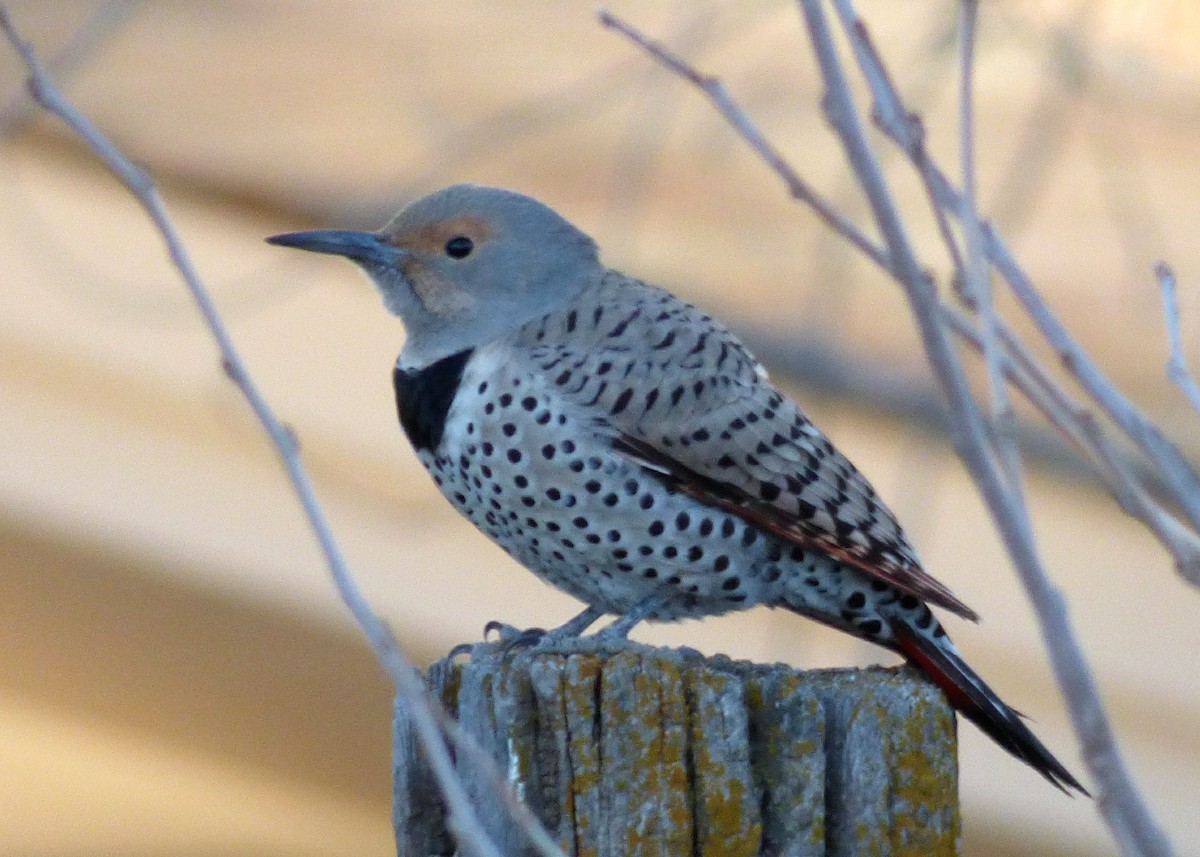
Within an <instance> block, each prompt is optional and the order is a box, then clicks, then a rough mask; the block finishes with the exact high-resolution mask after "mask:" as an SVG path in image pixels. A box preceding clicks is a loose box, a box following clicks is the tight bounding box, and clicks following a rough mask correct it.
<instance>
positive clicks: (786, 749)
mask: <svg viewBox="0 0 1200 857" xmlns="http://www.w3.org/2000/svg"><path fill="white" fill-rule="evenodd" d="M586 645H587V644H586V643H585V644H583V646H586ZM583 646H581V647H580V648H579V650H578V651H571V652H567V653H561V652H536V651H522V652H518V653H516V654H514V655H510V656H508V657H506V658H501V657H499V656H498V654H497V652H496V650H495V648H494V647H492V646H479V647H476V649H475V652H474V653H473V655H472V656H471V658H470V659H469V660H466V661H463V662H456V661H446V660H443V661H440V662H438V663H437V664H435V665H434V666H433V667H431V668H430V670H429V673H428V681H429V683H430V686H431V688H432V689H433V690H434V691H435V692H436V693H437V694H438V695H439V696H440V697H441V699H442V701H443V702H444V703H445V704H446V706H447V708H448V709H449V710H450V711H451V712H453V713H454V714H455V715H456V716H457V717H458V718H459V721H460V722H461V723H462V725H463V727H464V728H465V729H466V730H467V731H468V732H469V733H470V734H472V735H473V736H474V737H475V738H476V739H477V740H479V741H480V743H481V744H482V745H483V746H484V747H485V748H487V749H488V750H489V752H491V753H492V755H493V757H494V758H495V759H496V761H497V763H498V766H499V770H500V771H502V772H504V774H505V775H506V776H507V778H508V779H509V781H510V782H511V783H512V784H513V785H514V787H515V789H516V791H517V793H518V794H519V795H520V796H521V798H522V799H523V800H524V801H525V802H526V803H527V804H528V805H529V806H530V807H531V808H532V809H533V810H534V812H535V813H536V814H537V815H538V817H539V818H541V819H542V821H543V822H544V823H545V824H546V826H547V828H548V829H549V831H550V833H551V834H552V835H553V836H554V837H555V839H557V840H558V842H559V844H560V845H561V847H562V848H563V850H564V852H565V853H566V854H568V855H580V857H584V856H585V855H586V857H610V855H611V857H617V855H621V857H626V855H681V857H692V855H755V854H763V855H789V856H790V855H798V857H799V855H804V857H808V855H811V857H821V856H822V855H861V854H893V855H956V854H958V849H959V839H960V819H959V810H958V769H957V762H956V752H957V745H956V734H955V721H954V715H953V712H952V711H951V710H950V708H949V706H948V705H947V704H946V702H945V700H944V698H943V697H942V695H941V693H940V692H939V691H938V690H937V689H936V688H934V687H932V686H931V685H929V684H928V683H926V682H925V681H924V680H923V679H922V678H920V677H919V676H918V675H917V674H916V673H915V672H913V671H911V670H909V669H907V668H895V669H884V668H870V669H863V670H851V669H847V670H813V671H808V672H800V671H795V670H792V669H790V668H788V667H785V666H782V665H759V664H751V663H746V662H737V661H732V660H730V659H728V658H725V657H723V656H717V657H714V658H704V657H702V656H701V655H700V654H698V653H697V652H694V651H692V650H687V649H652V648H647V647H643V646H629V647H624V648H621V649H618V650H596V649H595V648H592V649H588V648H584V647H583ZM395 739H396V742H395V747H396V753H395V795H394V797H395V822H396V838H397V846H398V853H399V855H400V857H409V855H414V856H415V855H421V857H425V855H431V854H451V853H453V852H454V846H453V841H452V839H451V838H450V836H449V835H448V834H447V833H446V831H445V827H444V818H443V815H442V810H441V804H440V800H439V798H438V796H437V792H436V786H435V784H434V782H433V780H432V778H431V777H430V775H429V772H428V769H427V767H426V765H425V763H424V760H423V759H422V758H421V755H420V752H419V750H418V749H417V747H416V744H415V741H414V738H413V735H412V733H411V728H410V723H409V721H408V718H407V716H406V714H405V713H404V712H403V711H402V710H399V709H397V711H396V720H395ZM459 765H460V768H461V769H462V773H463V778H464V780H465V782H466V783H467V787H468V789H469V790H470V791H471V793H472V796H473V797H474V798H475V799H476V801H477V805H478V807H479V808H480V812H481V814H482V817H483V819H484V821H485V824H486V826H487V828H488V829H489V830H490V831H492V834H493V835H494V836H495V837H496V840H497V843H498V844H499V846H500V849H501V850H502V851H503V852H504V853H506V854H526V853H532V850H531V849H530V847H529V846H528V843H527V842H526V840H525V838H524V836H523V835H522V834H521V833H520V832H519V831H518V830H517V829H515V827H514V826H513V825H512V823H511V822H510V821H509V820H508V818H507V815H506V812H505V810H504V808H503V806H502V805H501V804H500V802H499V801H498V800H497V799H496V798H495V796H494V795H493V794H492V793H491V789H490V788H489V786H488V778H487V777H486V776H485V775H484V774H483V773H482V772H480V771H479V770H478V769H477V768H476V767H475V766H473V765H471V764H470V763H468V762H467V761H466V760H464V759H461V758H460V760H459Z"/></svg>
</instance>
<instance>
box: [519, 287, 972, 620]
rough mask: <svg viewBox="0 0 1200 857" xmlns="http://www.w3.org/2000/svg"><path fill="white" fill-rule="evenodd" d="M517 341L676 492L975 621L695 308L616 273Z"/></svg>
mask: <svg viewBox="0 0 1200 857" xmlns="http://www.w3.org/2000/svg"><path fill="white" fill-rule="evenodd" d="M613 276H614V277H617V276H619V275H613ZM523 339H524V345H525V347H526V348H527V349H528V351H527V353H528V354H530V355H531V356H532V359H533V361H534V367H535V369H536V371H539V372H540V373H541V374H542V375H543V377H544V378H545V379H546V383H548V384H551V385H553V386H554V387H556V388H557V390H558V392H559V394H560V395H563V396H565V397H566V398H567V399H568V400H570V401H572V402H574V403H575V404H576V405H577V406H578V407H579V408H580V409H581V410H582V411H583V412H584V413H586V414H588V415H589V417H591V420H592V422H593V424H594V425H595V426H596V427H597V431H598V432H600V433H602V434H604V435H606V436H608V437H609V438H610V440H611V442H612V443H613V446H614V448H615V449H617V450H618V451H619V452H621V453H622V454H624V455H626V456H628V457H629V458H630V459H632V460H634V461H636V462H637V463H638V464H639V465H640V466H642V467H643V468H645V469H646V470H648V471H651V472H653V473H655V474H656V475H657V476H658V477H659V478H661V479H663V480H664V481H666V482H669V483H671V484H672V485H673V486H674V487H676V488H677V489H678V490H680V491H683V492H685V493H687V494H689V495H691V496H693V497H695V498H696V499H698V500H700V501H701V502H703V503H706V504H709V505H712V506H714V507H719V508H723V509H726V510H728V511H730V512H733V513H734V514H736V515H737V516H738V517H740V518H742V519H743V520H746V521H748V522H751V523H753V524H755V525H756V526H758V527H760V528H762V529H763V530H766V531H769V532H771V533H774V534H775V535H776V536H778V537H780V538H782V539H784V540H785V541H788V542H790V543H792V544H795V545H798V546H800V547H802V548H804V549H816V550H819V551H821V552H823V553H825V554H828V555H829V556H832V557H834V558H836V559H837V560H839V561H841V562H844V563H845V564H847V565H850V566H854V567H855V568H858V569H861V570H862V571H864V572H867V573H868V574H871V575H874V576H875V577H877V578H880V579H881V580H885V581H887V582H888V583H890V584H892V585H894V586H896V587H898V588H899V589H902V590H904V591H906V592H909V593H912V594H913V595H916V596H918V597H920V598H922V599H924V600H927V601H929V602H931V603H933V604H936V605H939V606H941V607H944V608H946V609H947V610H951V611H953V612H954V613H957V614H958V615H960V616H963V617H965V618H968V619H972V620H976V619H978V616H977V615H976V614H975V613H974V611H972V610H971V609H970V608H969V607H967V606H966V605H965V604H963V603H962V602H961V601H959V600H958V598H956V597H955V596H954V594H953V593H952V592H950V590H949V589H947V588H946V587H945V586H943V585H942V584H941V583H939V582H938V581H937V580H935V579H934V578H933V577H932V576H930V575H929V574H927V573H926V572H925V571H924V569H922V567H921V564H920V561H919V560H918V559H917V556H916V552H915V551H914V550H913V548H912V546H911V545H910V544H909V542H908V539H907V538H906V537H905V535H904V532H903V530H901V528H900V525H899V523H898V522H897V521H896V518H895V516H894V515H893V514H892V512H891V511H890V510H889V509H888V508H887V507H886V506H885V505H884V503H883V501H882V500H881V499H880V498H879V497H878V496H877V495H876V493H875V489H874V488H873V487H872V486H871V484H870V483H869V482H868V481H867V480H866V479H865V478H864V477H863V476H862V474H861V473H859V472H858V470H857V469H856V468H855V467H854V465H853V464H851V463H850V461H849V460H848V459H847V458H846V457H845V456H844V455H842V454H841V453H840V452H838V451H837V449H835V448H834V446H833V444H832V443H831V442H830V441H829V439H828V438H826V437H825V435H824V434H823V433H822V432H821V431H820V430H819V429H818V428H816V426H814V425H813V424H812V423H811V422H810V421H809V420H808V418H807V417H806V416H805V415H804V414H803V413H802V412H801V410H800V408H799V407H798V406H797V405H796V404H795V403H794V402H792V401H791V400H790V399H789V398H787V397H786V396H785V395H783V393H781V392H780V391H779V390H777V389H776V388H775V387H774V386H773V385H772V384H771V383H770V381H769V380H768V379H767V377H766V373H765V371H763V369H762V367H761V366H760V365H759V364H758V362H757V361H756V360H755V359H754V357H753V356H751V355H750V354H749V352H747V351H746V349H745V348H744V347H743V346H742V345H741V343H740V342H738V340H737V339H736V338H735V337H734V336H733V335H732V334H731V333H730V332H729V331H728V330H726V329H725V328H724V327H722V326H721V325H720V324H719V323H717V322H715V321H713V320H712V319H711V318H710V317H709V316H707V315H705V314H703V313H702V312H701V311H700V310H698V309H696V308H695V307H693V306H691V305H690V304H687V303H685V302H683V301H681V300H679V299H678V298H676V297H674V296H673V295H671V294H670V293H668V292H665V291H663V290H660V289H657V288H654V287H652V286H648V285H646V284H643V283H640V282H638V281H636V280H630V279H628V278H624V277H620V278H619V279H616V280H615V281H612V278H610V282H607V283H606V286H605V288H604V289H602V290H599V294H596V295H592V296H591V300H590V301H586V300H585V301H581V302H580V303H579V304H577V305H575V306H572V307H569V308H568V309H567V310H565V311H564V312H562V313H555V314H554V315H551V316H548V317H547V318H546V319H544V320H541V321H540V322H537V323H534V324H533V325H531V326H530V327H529V328H527V329H526V331H524V333H523ZM550 343H553V344H550Z"/></svg>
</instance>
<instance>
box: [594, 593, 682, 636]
mask: <svg viewBox="0 0 1200 857" xmlns="http://www.w3.org/2000/svg"><path fill="white" fill-rule="evenodd" d="M666 603H667V596H665V595H651V596H649V597H647V598H643V599H642V600H641V601H639V602H638V603H637V604H635V605H633V609H631V610H630V611H629V612H627V613H625V614H624V615H623V616H621V617H619V618H618V619H617V621H615V622H613V623H612V624H611V625H609V626H608V627H606V628H604V629H603V630H601V631H598V632H597V633H596V634H594V635H592V639H594V640H597V641H599V642H606V643H607V642H612V641H614V640H624V639H625V638H626V637H628V636H629V632H630V631H632V630H633V628H634V626H635V625H637V624H638V623H639V622H642V621H643V620H645V619H648V618H649V617H651V616H653V615H654V614H655V613H657V612H658V610H659V609H660V608H661V607H662V606H663V605H664V604H666Z"/></svg>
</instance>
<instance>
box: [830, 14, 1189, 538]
mask: <svg viewBox="0 0 1200 857" xmlns="http://www.w3.org/2000/svg"><path fill="white" fill-rule="evenodd" d="M835 3H836V5H837V6H838V9H839V13H840V14H842V15H843V17H845V15H847V14H849V15H853V14H854V13H853V12H852V11H848V10H847V8H846V7H848V3H846V2H843V0H835ZM846 26H847V27H848V28H851V30H852V32H853V37H852V39H851V41H852V44H853V45H854V48H855V56H856V57H857V58H858V62H859V65H860V67H861V68H862V71H863V75H864V76H865V77H866V79H867V83H868V85H869V87H870V90H871V94H872V97H873V98H874V100H875V103H874V116H875V120H876V124H877V125H878V126H879V127H880V129H881V130H882V131H883V132H884V133H885V134H886V135H887V136H888V137H889V138H891V139H892V141H893V142H895V144H896V145H897V146H899V147H900V149H901V150H902V151H903V152H905V153H906V154H907V155H908V157H909V159H910V160H911V161H912V163H913V164H914V166H915V167H916V168H917V169H918V170H919V171H920V173H921V175H922V178H923V179H924V181H925V186H926V188H927V189H928V191H929V193H930V194H931V195H932V196H933V198H934V203H935V205H939V206H943V207H945V208H946V209H948V210H950V211H956V212H957V211H960V210H961V209H962V194H961V193H960V192H959V190H958V189H957V188H955V187H954V185H953V183H952V182H951V181H950V180H949V179H948V178H947V177H946V174H945V173H944V172H943V171H942V170H941V169H940V168H938V166H937V165H936V164H935V163H934V162H933V161H932V160H931V159H930V158H929V157H928V156H927V154H926V153H925V150H924V143H923V140H922V136H921V133H920V124H919V123H918V122H916V121H915V120H914V119H913V118H912V117H911V116H910V115H909V114H908V113H907V111H906V110H905V109H904V106H903V103H902V101H901V99H900V96H899V93H898V92H897V90H896V88H895V86H894V85H893V84H892V82H891V79H890V77H889V76H888V74H887V70H886V68H885V66H884V65H883V61H882V60H881V59H880V57H879V55H878V52H877V51H876V50H875V47H874V45H873V43H872V42H871V39H870V34H869V33H868V32H867V31H866V28H865V27H863V26H862V24H861V22H859V21H858V19H857V18H854V22H853V23H850V22H847V23H846ZM980 229H981V230H982V237H983V251H984V254H985V255H986V256H987V258H988V261H989V262H991V264H992V265H994V266H995V268H996V270H997V271H998V272H999V273H1000V275H1001V276H1002V277H1003V278H1004V280H1005V282H1007V283H1008V286H1009V289H1010V290H1011V291H1012V293H1013V294H1014V295H1015V296H1016V297H1017V299H1018V301H1019V302H1020V303H1021V305H1022V306H1023V307H1024V308H1025V311H1026V312H1027V313H1028V314H1029V316H1030V318H1032V319H1033V321H1034V323H1035V324H1036V325H1037V327H1038V329H1039V330H1040V331H1041V332H1042V335H1043V336H1044V337H1045V338H1046V340H1047V341H1048V342H1049V343H1050V345H1051V346H1052V347H1053V348H1054V349H1055V352H1056V353H1057V354H1058V356H1059V359H1060V360H1061V361H1062V363H1063V365H1064V366H1065V367H1066V369H1067V371H1068V372H1070V373H1071V374H1072V375H1074V376H1075V378H1076V379H1077V380H1078V381H1079V383H1080V384H1081V385H1082V386H1083V388H1084V389H1085V390H1086V391H1087V393H1088V395H1089V396H1091V397H1092V399H1093V400H1095V402H1096V403H1097V404H1098V405H1099V406H1100V408H1101V409H1102V410H1103V411H1104V412H1105V413H1106V414H1107V415H1108V416H1109V417H1110V418H1111V419H1112V420H1113V422H1115V423H1116V424H1117V426H1119V427H1120V428H1121V430H1122V431H1123V432H1124V433H1125V434H1126V436H1128V437H1129V438H1130V439H1131V440H1132V441H1133V442H1134V443H1135V444H1136V445H1137V446H1138V448H1139V449H1140V450H1141V451H1142V453H1143V454H1144V455H1145V456H1146V457H1147V458H1148V459H1149V460H1150V462H1151V463H1152V464H1153V465H1154V467H1155V468H1156V469H1157V470H1158V475H1159V477H1160V479H1161V481H1162V484H1163V485H1164V486H1166V488H1167V490H1168V491H1169V492H1170V494H1171V498H1172V500H1174V501H1175V502H1176V503H1177V504H1178V505H1179V507H1180V508H1181V509H1182V510H1183V511H1184V514H1185V515H1186V516H1187V519H1188V521H1189V522H1190V523H1191V525H1192V527H1193V528H1196V529H1200V477H1198V476H1197V475H1196V473H1195V471H1194V470H1193V469H1192V467H1191V465H1190V464H1189V463H1188V461H1187V459H1185V458H1184V457H1183V455H1182V454H1181V453H1180V452H1179V449H1178V448H1177V447H1176V446H1175V445H1174V444H1173V443H1171V441H1170V440H1168V439H1167V438H1166V437H1164V436H1163V434H1162V432H1161V431H1160V430H1159V429H1158V427H1157V426H1155V425H1154V423H1153V422H1152V421H1151V420H1150V418H1149V417H1147V416H1146V415H1145V413H1144V412H1143V411H1141V410H1140V409H1139V408H1138V407H1137V406H1136V405H1134V404H1133V402H1131V401H1130V400H1129V398H1128V397H1126V396H1125V395H1124V394H1123V393H1122V392H1121V391H1120V390H1119V389H1118V388H1117V386H1116V385H1115V384H1113V383H1112V381H1110V380H1109V379H1108V378H1107V377H1106V376H1105V375H1104V373H1103V372H1102V371H1101V370H1100V368H1099V366H1097V365H1096V363H1095V361H1094V360H1092V359H1091V357H1089V356H1088V354H1087V352H1085V351H1084V350H1083V348H1081V347H1080V346H1079V344H1078V343H1077V342H1076V341H1075V339H1074V338H1073V337H1072V336H1071V334H1070V332H1069V331H1068V330H1067V329H1066V326H1065V325H1063V323H1062V322H1061V321H1059V320H1058V318H1057V317H1056V316H1055V315H1054V313H1053V312H1052V311H1051V310H1050V308H1049V307H1048V306H1047V305H1046V302H1045V300H1044V299H1043V298H1042V296H1041V294H1040V293H1039V292H1038V291H1037V288H1036V287H1035V286H1034V285H1033V282H1032V281H1031V280H1030V279H1029V276H1028V275H1027V274H1026V273H1025V271H1024V270H1023V269H1022V268H1021V266H1020V265H1019V264H1018V263H1017V261H1016V259H1015V258H1014V256H1013V255H1012V251H1011V250H1009V248H1008V245H1007V244H1006V243H1005V241H1004V239H1003V238H1001V237H1000V236H999V235H998V234H997V233H996V231H995V229H993V228H992V225H991V224H990V223H989V222H988V221H986V220H980Z"/></svg>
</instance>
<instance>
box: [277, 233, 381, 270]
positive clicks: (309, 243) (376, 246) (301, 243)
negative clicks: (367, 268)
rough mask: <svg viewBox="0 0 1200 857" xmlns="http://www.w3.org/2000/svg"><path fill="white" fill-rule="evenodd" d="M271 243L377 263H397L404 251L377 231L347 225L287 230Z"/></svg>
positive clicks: (356, 260)
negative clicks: (354, 229)
mask: <svg viewBox="0 0 1200 857" xmlns="http://www.w3.org/2000/svg"><path fill="white" fill-rule="evenodd" d="M267 243H268V244H276V245H278V246H280V247H295V248H296V249H298V250H310V251H312V252H313V253H332V254H333V255H335V256H345V257H346V258H347V259H353V260H354V261H355V262H359V263H368V264H376V265H391V264H395V262H396V260H397V258H399V256H400V255H401V254H402V253H403V251H402V250H398V249H397V248H395V247H393V246H392V245H391V244H388V243H387V242H386V241H384V240H383V239H382V238H380V237H379V236H378V235H376V234H375V233H374V232H354V231H351V230H348V229H313V230H311V231H309V232H286V233H284V234H283V235H272V236H271V237H270V238H268V239H267Z"/></svg>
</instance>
